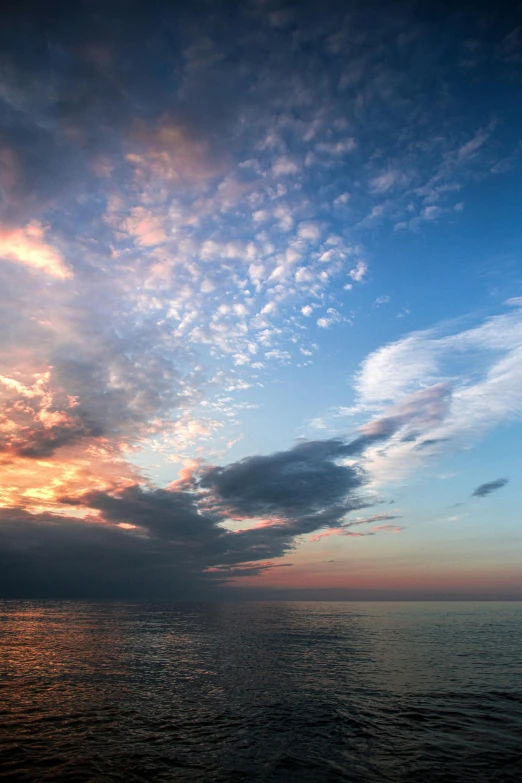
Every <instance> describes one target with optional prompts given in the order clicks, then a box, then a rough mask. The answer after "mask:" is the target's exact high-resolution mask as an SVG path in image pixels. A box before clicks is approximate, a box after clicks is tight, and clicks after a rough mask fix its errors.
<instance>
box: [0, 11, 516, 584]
mask: <svg viewBox="0 0 522 783" xmlns="http://www.w3.org/2000/svg"><path fill="white" fill-rule="evenodd" d="M326 12H327V13H326ZM441 13H442V21H443V22H447V24H442V26H441V29H443V30H444V34H443V35H441V33H440V31H439V28H438V27H437V25H436V24H432V23H431V22H430V20H429V18H428V17H429V14H428V16H427V17H424V16H423V15H422V13H421V12H420V10H416V6H415V4H414V5H413V6H411V7H410V6H404V8H399V7H395V6H394V7H393V8H392V7H391V6H389V5H388V4H386V3H377V2H376V3H370V4H369V5H368V4H367V3H354V4H351V6H350V8H349V9H347V8H346V7H345V6H344V4H342V3H337V2H326V5H325V4H321V5H320V6H318V5H317V4H316V3H312V2H303V3H299V4H297V5H296V6H295V7H293V8H292V9H290V8H289V7H287V6H286V5H285V4H284V3H279V2H276V0H274V1H273V2H269V3H267V4H266V3H258V2H256V1H255V0H251V1H250V0H248V1H247V2H241V3H236V2H225V0H223V2H218V3H207V4H203V5H200V4H193V3H188V2H182V3H176V4H168V3H165V2H158V1H157V0H151V2H148V3H134V2H130V3H128V4H125V3H124V4H121V3H120V2H112V1H110V2H97V0H94V2H78V3H75V4H67V3H65V4H64V3H50V4H45V3H30V2H24V1H23V0H22V2H20V3H8V5H7V7H6V8H5V9H4V10H3V11H2V25H1V29H0V469H1V470H2V471H3V476H4V477H5V479H4V481H3V483H2V485H1V486H0V512H1V524H0V573H1V576H0V592H1V593H5V594H9V595H15V594H24V595H67V594H70V595H82V596H83V595H100V596H101V595H109V594H110V595H115V596H126V595H136V596H141V595H151V596H170V595H196V594H197V595H200V594H201V595H203V594H206V591H207V593H208V591H209V590H210V589H211V588H212V589H213V590H216V589H217V586H218V585H220V584H222V583H223V582H226V581H227V580H230V579H239V577H240V576H241V575H247V574H248V575H251V574H255V573H260V572H261V571H263V570H268V569H269V568H271V567H273V566H275V564H274V563H273V562H272V560H273V559H275V558H278V557H281V556H282V555H284V554H285V553H287V552H289V551H291V550H292V549H293V548H294V547H295V546H296V545H297V542H298V541H299V540H300V537H301V536H305V535H311V534H314V532H316V531H322V532H319V533H317V535H322V534H324V535H326V534H327V533H329V532H330V531H332V530H344V531H345V532H347V530H346V526H347V525H349V524H350V519H351V517H350V515H351V514H353V513H354V512H356V511H357V509H360V508H362V507H363V506H365V505H366V504H367V503H368V502H369V501H368V498H367V497H366V495H365V492H366V486H367V483H368V480H369V477H371V475H372V470H373V471H374V472H375V470H374V468H375V465H376V464H377V462H378V460H379V459H381V457H382V455H383V454H388V455H391V457H393V459H395V457H394V455H399V457H400V455H401V454H402V451H401V449H403V450H404V449H406V450H408V454H409V455H411V454H412V453H414V454H415V455H420V456H418V458H419V460H420V459H422V455H423V454H425V453H427V452H430V451H432V450H433V449H436V448H438V446H439V445H440V444H443V443H445V442H446V441H448V442H449V441H451V440H452V439H453V438H455V437H456V432H457V429H458V426H457V422H458V421H461V417H462V408H463V406H464V405H471V407H472V409H473V416H472V418H471V424H469V427H472V426H475V425H476V426H477V427H479V426H481V424H480V422H481V421H482V419H481V416H483V410H482V408H481V403H480V400H481V399H486V397H487V393H488V389H490V388H491V384H492V383H493V381H494V378H493V377H492V374H495V373H497V375H499V374H500V375H503V376H506V377H507V378H508V379H509V383H510V384H511V385H510V386H509V388H510V389H511V397H510V398H509V399H508V398H507V392H506V399H505V402H504V403H503V405H504V408H503V409H506V408H508V407H510V408H512V409H514V408H516V410H517V411H518V409H519V404H520V401H519V395H518V392H517V391H516V389H515V380H514V379H515V376H516V374H517V372H519V371H518V370H517V369H516V366H515V362H516V361H518V354H517V350H518V349H517V346H516V345H515V333H516V335H518V336H519V334H520V320H517V318H518V316H513V317H512V318H511V320H504V321H497V322H495V323H494V324H493V325H491V324H489V325H485V326H484V327H482V331H481V328H478V329H476V330H474V331H473V330H471V331H469V332H466V333H462V334H460V335H453V337H441V336H439V335H438V334H435V333H431V332H420V333H415V334H413V335H411V336H409V337H406V338H404V339H403V340H400V341H398V342H395V343H393V344H392V345H388V346H385V347H384V348H383V349H382V350H381V351H378V352H376V353H374V354H373V355H372V356H370V357H369V358H368V360H367V362H366V363H365V364H364V366H363V368H362V369H361V372H360V374H359V376H358V380H357V389H358V393H359V398H360V405H359V406H358V411H363V412H364V415H365V419H364V421H362V420H361V421H360V422H357V424H356V425H355V426H354V427H351V428H350V429H351V431H352V435H351V436H349V437H348V436H346V435H343V437H334V438H331V439H325V440H308V441H302V442H298V443H297V444H296V445H294V446H293V447H291V448H288V449H287V450H286V451H285V450H281V451H279V452H277V453H273V454H269V455H255V456H247V457H245V458H244V459H242V460H237V461H233V462H230V458H229V457H227V456H226V455H227V450H228V448H229V447H230V444H231V443H234V442H237V440H238V439H239V438H240V437H241V433H240V432H239V427H240V424H241V419H240V416H241V411H242V410H245V409H247V408H248V406H249V405H250V406H252V407H253V406H255V405H256V404H258V403H256V402H251V401H250V402H249V400H248V399H245V398H244V396H242V395H244V392H245V391H248V390H249V389H255V390H259V389H263V388H264V386H265V385H266V384H267V383H268V382H269V381H270V379H271V377H272V376H273V374H275V373H277V372H279V371H282V370H283V369H284V368H287V367H292V366H299V367H302V366H307V365H308V364H310V363H312V362H313V361H314V360H315V357H316V356H317V353H318V351H319V344H318V340H320V339H322V338H323V336H326V337H325V339H326V338H328V337H329V335H332V334H335V330H336V329H341V328H342V329H345V330H346V331H349V330H351V329H353V328H354V327H355V326H356V319H357V315H356V314H355V309H354V308H352V306H351V300H350V297H351V296H353V294H354V292H355V291H360V290H362V289H363V288H364V286H366V285H367V284H368V281H369V280H370V279H371V275H372V251H371V246H372V236H374V235H373V232H374V231H375V232H380V231H388V232H389V234H390V235H393V236H396V235H397V232H418V231H419V230H420V229H421V227H422V226H424V225H426V224H427V223H430V224H431V223H433V222H437V223H442V222H443V221H445V220H448V221H449V220H453V219H454V218H455V215H458V213H459V211H461V210H462V208H463V207H462V201H461V198H460V193H459V191H460V190H461V188H462V187H463V186H464V185H465V184H466V183H470V182H475V181H478V179H484V178H486V177H490V176H497V175H498V174H500V173H501V172H502V171H504V170H508V169H509V167H510V166H511V165H512V164H511V161H512V160H514V159H515V158H516V154H517V150H518V147H517V146H516V145H515V148H512V147H513V145H512V144H511V140H510V139H509V138H507V139H506V138H504V137H502V138H500V137H499V136H498V134H499V133H501V128H500V125H499V127H498V128H497V125H496V123H495V121H494V119H490V120H487V121H485V120H484V118H483V117H482V116H480V117H479V116H477V117H473V127H472V128H471V129H470V125H469V121H468V119H466V121H465V122H464V120H463V119H462V118H461V117H460V115H459V114H458V111H457V112H456V113H455V111H453V110H452V112H451V113H450V112H449V110H448V106H455V105H457V106H458V104H459V101H458V96H459V95H460V93H461V90H462V88H463V85H466V86H467V81H466V79H467V76H465V75H463V74H462V73H461V71H460V70H458V69H457V70H456V71H455V77H454V79H453V80H452V79H451V78H449V77H447V76H446V75H444V78H442V77H441V80H440V83H439V82H437V84H436V85H435V86H434V89H433V91H432V93H430V94H428V93H427V92H426V89H425V85H426V81H427V77H428V76H429V75H430V74H434V73H439V70H440V68H439V66H440V64H441V63H446V62H449V61H451V62H460V59H459V58H461V57H462V53H463V51H464V50H465V41H466V40H467V39H468V38H469V36H470V35H471V32H470V29H471V28H469V24H470V23H471V22H469V20H468V19H467V17H466V18H464V19H460V17H459V18H457V17H455V16H454V15H452V14H451V13H449V12H448V15H445V14H446V12H441ZM464 16H465V15H464ZM474 24H475V27H476V29H475V27H473V30H475V33H476V34H477V35H479V34H480V30H483V29H484V25H482V26H481V25H479V24H478V22H475V23H474ZM481 24H482V23H481ZM477 25H478V26H477ZM479 28H480V29H479ZM504 39H505V35H503V36H501V40H500V42H499V44H498V45H495V46H493V47H491V46H489V48H488V46H486V44H487V42H486V43H485V48H484V51H487V52H489V54H488V55H487V56H488V57H489V58H490V59H489V61H488V62H487V63H486V66H487V67H489V66H491V67H495V68H511V69H515V71H516V69H517V68H518V62H517V60H516V58H515V59H513V58H512V57H509V56H508V55H509V52H510V51H511V50H510V49H509V46H508V45H507V44H505V45H504V47H503V48H502V46H501V45H500V44H501V43H502V41H504ZM506 40H507V39H506ZM506 47H507V48H506ZM506 52H507V54H506ZM517 72H518V71H517ZM446 73H447V72H446V71H445V74H446ZM430 78H431V77H430ZM433 95H437V96H438V98H437V100H436V101H433V100H432V96H433ZM499 128H500V130H499ZM516 143H517V144H518V140H517V142H516ZM374 301H375V303H376V307H377V306H378V305H382V304H386V303H388V302H389V301H390V297H389V296H388V295H381V296H380V297H379V298H377V299H374ZM385 309H386V308H381V310H385ZM374 310H376V308H374ZM517 312H518V311H517ZM495 324H496V325H495ZM499 329H500V330H501V331H502V330H504V331H503V332H502V333H503V334H507V333H509V335H512V336H513V341H512V342H510V343H505V342H503V343H502V346H501V347H500V348H498V346H497V348H498V350H499V351H500V352H502V359H501V360H499V363H498V364H495V365H494V367H492V368H491V374H490V375H489V376H487V377H486V376H485V377H484V378H483V379H482V381H481V386H480V388H479V386H478V385H476V386H475V387H471V386H470V385H466V384H462V386H461V387H458V386H455V385H454V384H453V385H452V383H451V382H450V380H448V379H447V378H446V377H445V376H444V373H443V372H442V370H441V369H440V367H441V364H442V363H443V361H442V359H443V358H444V356H445V355H446V353H447V352H451V350H461V348H463V349H464V350H468V349H469V350H471V349H473V350H475V348H477V350H478V349H479V348H480V346H481V345H482V344H484V345H486V343H487V346H488V348H489V347H490V346H491V345H492V344H493V343H495V340H497V338H498V334H499V332H498V330H499ZM495 330H497V331H495ZM318 335H320V337H318ZM516 339H519V337H517V338H516ZM502 340H503V338H502ZM488 341H489V342H488ZM495 345H496V343H495ZM441 357H442V358H441ZM399 366H400V368H401V369H400V372H399V371H398V370H397V368H398V367H399ZM517 366H518V367H520V365H517ZM419 379H420V380H419ZM521 387H522V386H519V388H521ZM481 395H482V397H481ZM484 395H486V397H485V396H484ZM466 400H467V402H466ZM495 415H497V419H498V420H499V421H500V420H501V419H502V415H503V414H502V411H500V410H499V411H498V412H497V413H496V414H495ZM144 453H148V454H153V455H155V457H157V459H158V461H159V462H161V465H162V470H164V471H166V470H167V469H168V470H171V469H172V475H171V477H170V483H169V482H163V483H164V484H165V486H160V484H161V482H160V481H155V480H154V479H153V478H151V476H150V475H149V474H148V473H147V471H146V470H145V469H144V468H143V466H142V463H141V462H140V458H141V457H142V455H143V454H144ZM393 459H391V458H390V463H391V462H392V461H393ZM227 461H229V462H230V464H227ZM174 466H177V467H176V468H175V467H174ZM180 467H181V468H182V471H181V474H180V475H181V476H182V477H181V478H180V479H179V480H177V478H176V475H177V471H178V469H179V468H180ZM167 485H168V486H167ZM499 486H500V485H499ZM484 487H492V485H484ZM492 488H493V489H494V488H496V487H492ZM479 489H480V488H479ZM489 491H491V489H489V490H484V491H483V492H482V494H480V493H478V490H477V491H476V492H475V494H479V496H483V495H484V494H487V493H488V492H489ZM378 519H381V520H382V521H383V526H379V525H377V526H375V527H374V528H372V530H371V531H370V532H371V534H375V533H377V532H379V528H381V529H383V530H386V529H388V528H387V525H388V522H387V520H388V519H390V520H393V519H394V517H393V516H392V517H387V516H383V517H381V518H375V521H378ZM352 521H353V522H354V524H355V521H356V520H355V521H354V520H352ZM239 524H241V525H242V527H241V528H240V529H237V528H238V525H239ZM397 529H398V528H397ZM347 534H348V532H347ZM350 534H351V533H350Z"/></svg>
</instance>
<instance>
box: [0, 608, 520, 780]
mask: <svg viewBox="0 0 522 783" xmlns="http://www.w3.org/2000/svg"><path fill="white" fill-rule="evenodd" d="M0 621H1V628H0V643H1V650H0V656H1V668H2V682H1V685H2V693H1V699H0V769H1V772H0V779H1V780H9V781H53V783H54V781H57V782H59V781H91V782H92V783H98V781H125V783H134V782H135V781H136V783H137V782H138V781H179V780H181V781H185V780H186V781H205V783H207V782H208V783H212V782H213V781H223V782H225V781H294V780H295V781H303V782H304V781H318V782H319V781H320V782H321V783H328V781H415V783H429V782H430V781H444V782H446V781H448V782H450V781H455V782H456V783H463V782H465V781H473V783H481V782H482V781H488V782H489V781H513V782H515V781H516V783H520V781H522V603H477V604H473V603H299V602H296V603H294V602H289V603H280V602H277V603H276V602H274V603H272V602H267V603H193V604H176V603H172V604H139V603H85V602H56V603H54V602H41V603H40V602H26V601H16V602H15V601H6V602H0Z"/></svg>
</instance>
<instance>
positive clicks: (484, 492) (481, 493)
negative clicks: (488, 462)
mask: <svg viewBox="0 0 522 783" xmlns="http://www.w3.org/2000/svg"><path fill="white" fill-rule="evenodd" d="M507 483H508V479H506V478H500V479H495V481H487V482H486V483H485V484H480V486H478V487H477V488H476V489H475V490H474V491H473V492H472V494H471V496H472V497H474V498H485V497H487V496H488V495H491V493H492V492H496V491H497V490H498V489H502V487H505V486H506V484H507Z"/></svg>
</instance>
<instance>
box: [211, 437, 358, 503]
mask: <svg viewBox="0 0 522 783" xmlns="http://www.w3.org/2000/svg"><path fill="white" fill-rule="evenodd" d="M362 440H364V439H359V440H357V441H353V442H351V443H345V442H344V441H342V440H340V439H333V440H325V441H309V442H305V443H298V444H297V445H296V446H294V448H292V449H290V450H288V451H282V452H278V453H276V454H271V455H269V456H255V457H247V458H245V459H243V460H240V461H239V462H235V463H233V464H231V465H227V466H226V467H216V468H211V469H210V470H208V471H206V472H205V473H204V474H203V476H202V478H201V481H200V486H202V487H203V488H206V489H209V490H210V491H211V492H212V494H213V495H214V496H215V497H216V499H217V501H218V503H219V504H222V505H224V506H226V507H228V508H230V509H231V510H233V511H234V512H236V513H237V514H239V515H241V514H245V515H249V516H264V515H280V514H281V515H285V516H289V517H291V518H296V517H302V518H306V517H307V516H308V515H311V514H314V513H318V512H321V511H323V510H324V509H325V508H328V509H331V508H333V507H337V506H341V507H343V504H344V501H345V498H346V497H347V496H348V495H349V494H351V493H353V492H354V491H355V490H357V489H359V488H360V487H361V485H362V483H363V480H362V476H361V472H360V471H359V470H358V469H357V468H355V467H352V466H348V465H342V464H338V461H339V460H341V459H343V458H346V457H349V456H353V455H354V454H358V453H360V450H361V448H362V443H361V441H362Z"/></svg>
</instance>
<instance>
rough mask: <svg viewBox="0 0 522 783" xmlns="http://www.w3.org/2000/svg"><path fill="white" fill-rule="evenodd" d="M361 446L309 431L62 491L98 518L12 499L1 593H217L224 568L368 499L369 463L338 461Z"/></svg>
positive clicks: (289, 544)
mask: <svg viewBox="0 0 522 783" xmlns="http://www.w3.org/2000/svg"><path fill="white" fill-rule="evenodd" d="M354 443H356V445H355V446H354ZM354 450H355V451H356V452H358V451H359V450H360V444H359V443H358V442H352V443H345V442H343V441H342V440H340V439H335V440H332V441H310V442H305V443H299V444H298V445H297V446H295V447H294V448H292V449H289V450H288V451H286V452H279V453H276V454H272V455H269V456H265V457H250V458H247V459H245V460H241V461H240V462H237V463H233V464H231V465H228V466H225V467H222V468H212V469H210V470H206V471H203V472H202V473H201V475H200V476H199V477H196V478H195V480H194V481H193V482H192V483H190V482H187V483H185V484H184V485H180V486H179V487H174V488H172V489H154V488H144V487H142V486H138V485H134V486H130V487H127V488H126V489H124V490H123V491H119V492H118V493H108V492H104V491H93V492H89V493H84V494H82V495H80V496H75V497H63V498H61V499H60V502H61V503H62V504H63V507H64V509H66V508H67V506H71V507H75V508H78V507H81V508H82V509H83V510H84V512H85V511H87V512H89V511H91V512H92V513H93V517H92V519H91V520H90V521H84V520H83V519H77V518H74V517H72V516H57V515H52V514H29V513H28V512H27V511H25V510H23V509H21V508H4V509H2V510H1V511H0V594H1V595H3V596H8V595H13V596H14V595H18V596H23V595H33V596H37V595H39V596H58V597H59V596H72V597H74V596H88V597H97V596H99V597H101V596H115V597H118V596H124V597H133V596H140V597H166V598H168V597H181V596H185V595H204V594H207V593H211V592H212V591H215V589H216V586H217V585H219V584H220V583H222V582H223V580H227V579H230V578H239V577H241V576H247V575H253V574H257V573H260V572H261V571H263V570H266V569H267V568H270V567H272V562H271V561H272V560H273V559H274V558H278V557H281V556H282V555H284V554H286V553H288V552H289V551H291V550H292V548H293V547H294V546H295V543H296V540H297V538H298V537H299V536H301V535H303V534H305V533H310V532H313V531H314V530H317V529H318V528H321V527H335V526H338V525H339V523H340V522H341V520H342V519H343V518H344V516H345V515H346V514H347V513H348V512H349V511H351V510H354V509H357V508H360V507H361V506H363V505H364V500H363V499H362V498H361V496H360V491H361V490H362V488H363V486H364V481H365V479H364V473H363V471H362V470H361V469H360V468H357V467H355V466H347V465H339V464H337V462H338V461H339V460H341V459H343V458H345V457H348V456H350V455H352V453H353V451H354ZM231 509H232V510H233V512H234V513H235V514H240V515H241V516H242V517H243V518H244V520H245V528H244V529H242V530H239V531H232V530H229V529H227V528H225V527H223V526H222V523H223V522H224V521H225V520H226V519H227V516H228V513H231ZM94 515H95V516H94ZM260 517H262V518H263V519H264V522H262V523H261V524H259V522H258V520H259V518H260ZM248 524H250V525H252V524H254V525H255V526H254V527H248Z"/></svg>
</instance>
